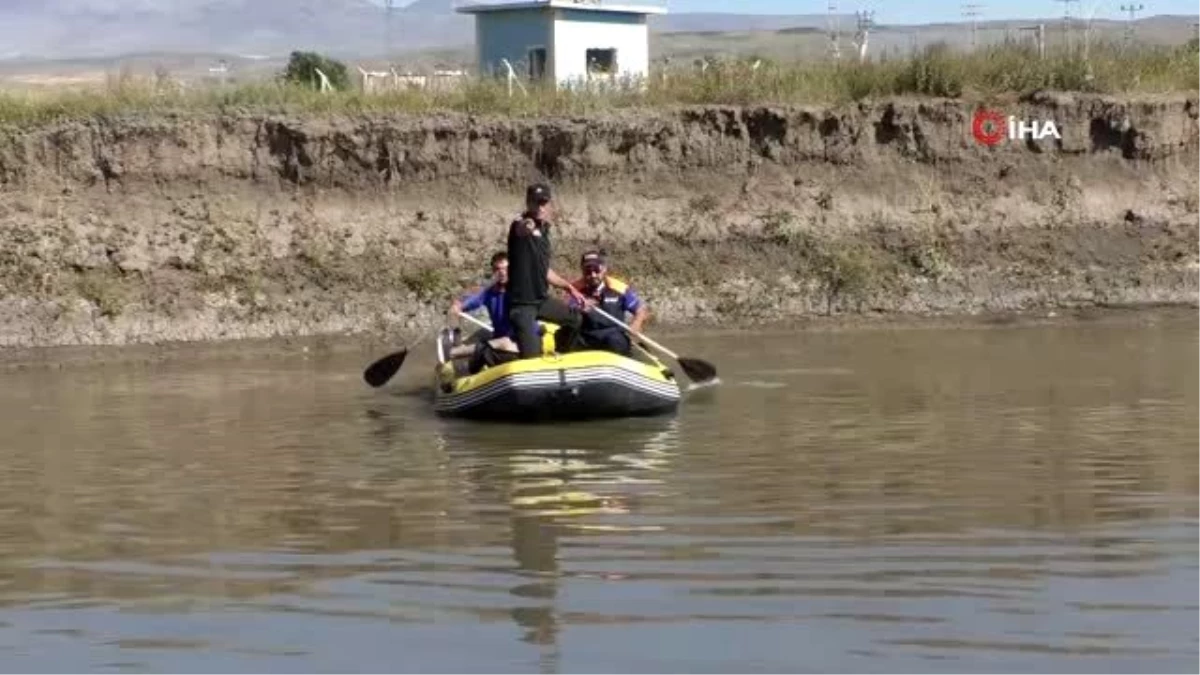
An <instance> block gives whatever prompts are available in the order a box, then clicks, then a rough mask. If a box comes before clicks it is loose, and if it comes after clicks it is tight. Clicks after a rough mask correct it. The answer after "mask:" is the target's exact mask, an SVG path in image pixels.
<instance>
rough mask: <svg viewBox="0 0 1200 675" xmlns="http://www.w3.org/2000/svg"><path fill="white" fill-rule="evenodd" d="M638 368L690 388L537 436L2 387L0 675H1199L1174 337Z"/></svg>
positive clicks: (1186, 392) (804, 348)
mask: <svg viewBox="0 0 1200 675" xmlns="http://www.w3.org/2000/svg"><path fill="white" fill-rule="evenodd" d="M670 346H672V347H674V348H676V350H677V351H679V352H681V353H684V354H694V355H697V356H703V357H706V358H709V359H710V360H712V361H714V362H715V363H716V364H717V365H718V367H719V368H720V370H721V375H722V384H721V385H720V386H719V387H715V388H711V389H706V390H701V391H697V392H693V393H692V394H690V397H689V398H688V400H687V401H686V402H685V404H684V406H683V407H682V408H681V410H680V412H679V414H678V415H676V416H674V417H671V418H666V419H657V420H638V421H620V422H601V423H591V424H578V425H571V426H559V427H506V426H497V425H485V424H473V423H465V422H458V421H452V420H442V419H438V418H435V417H433V416H432V415H431V413H430V411H429V402H428V400H426V399H425V398H424V397H423V395H422V394H421V393H420V392H419V391H418V387H419V386H420V385H421V384H422V383H423V382H424V378H425V376H426V375H428V374H429V369H428V367H427V366H426V364H425V363H424V362H422V361H421V360H420V359H419V358H417V359H413V360H411V361H410V363H408V364H406V365H405V370H404V372H403V374H402V376H401V377H400V378H398V380H397V381H396V382H394V383H393V384H392V385H390V386H389V387H388V388H387V389H386V390H380V391H376V390H370V389H369V388H367V387H365V386H364V385H363V384H362V382H361V380H360V379H359V373H360V372H361V369H362V367H363V366H364V365H365V363H366V362H367V361H369V360H370V356H372V355H368V354H359V355H355V354H340V355H335V356H330V357H328V358H310V359H307V360H305V359H279V360H273V361H269V362H262V363H257V362H254V361H252V360H247V361H241V362H230V361H218V362H204V361H201V362H171V363H161V364H156V365H144V366H138V365H133V364H125V365H118V366H112V367H72V368H65V369H61V370H47V369H32V370H27V371H11V372H6V373H4V378H3V379H4V384H5V386H4V387H3V389H2V391H0V432H2V434H0V438H2V439H3V447H4V454H3V461H2V462H0V668H2V669H4V670H7V671H21V672H30V671H47V670H54V671H75V672H78V671H129V672H138V671H149V670H155V671H174V672H182V671H196V672H213V671H239V672H251V671H282V672H309V671H348V672H361V671H373V672H392V671H422V672H435V671H437V672H441V671H451V672H464V671H487V672H510V671H511V672H557V671H572V672H580V671H587V672H614V671H615V672H622V671H636V672H655V671H670V672H751V671H813V670H820V671H889V672H897V671H908V672H912V671H920V672H933V671H937V672H943V671H947V672H966V671H973V672H978V671H1025V670H1028V671H1036V672H1057V671H1087V672H1099V671H1111V670H1122V671H1151V672H1163V671H1180V672H1183V671H1187V672H1196V670H1197V665H1198V664H1197V648H1198V643H1197V627H1198V626H1197V612H1198V607H1197V595H1198V588H1197V501H1196V500H1197V444H1198V438H1197V427H1198V419H1197V405H1198V401H1197V370H1198V365H1200V364H1198V362H1197V346H1198V345H1197V323H1196V316H1195V313H1194V311H1184V312H1165V313H1162V312H1147V313H1135V314H1128V315H1122V316H1120V317H1118V318H1115V319H1105V320H1098V321H1088V322H1071V323H1068V324H1046V325H1030V326H1024V325H1016V326H1005V327H992V328H984V327H967V328H957V329H954V328H945V327H938V328H934V329H922V328H908V329H896V330H892V329H886V330H883V329H881V330H857V331H833V332H817V331H804V332H799V333H787V332H771V333H765V334H737V335H731V334H727V333H714V334H711V335H699V336H689V337H686V338H683V337H679V338H673V339H672V341H671V344H670ZM375 355H376V356H377V355H378V354H375Z"/></svg>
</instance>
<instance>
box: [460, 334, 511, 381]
mask: <svg viewBox="0 0 1200 675" xmlns="http://www.w3.org/2000/svg"><path fill="white" fill-rule="evenodd" d="M516 360H517V355H516V354H513V353H512V352H501V351H497V350H496V349H495V348H493V347H492V346H491V345H489V344H488V343H487V342H486V341H485V342H480V343H479V344H477V345H475V353H474V354H472V355H471V359H470V360H469V361H468V362H467V372H468V373H470V374H471V375H474V374H475V373H478V372H479V371H481V370H483V369H484V367H487V368H495V367H496V366H498V365H500V364H501V363H508V362H509V361H516Z"/></svg>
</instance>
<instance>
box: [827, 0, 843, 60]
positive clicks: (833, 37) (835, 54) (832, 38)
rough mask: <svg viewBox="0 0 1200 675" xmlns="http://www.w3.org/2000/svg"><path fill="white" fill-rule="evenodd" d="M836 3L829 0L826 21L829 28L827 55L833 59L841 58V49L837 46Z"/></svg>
mask: <svg viewBox="0 0 1200 675" xmlns="http://www.w3.org/2000/svg"><path fill="white" fill-rule="evenodd" d="M837 11H838V5H837V0H829V15H828V20H827V21H826V23H827V24H828V28H829V56H830V57H831V58H833V60H834V61H837V60H838V59H840V58H842V49H841V47H840V46H838V32H839V30H838V14H837Z"/></svg>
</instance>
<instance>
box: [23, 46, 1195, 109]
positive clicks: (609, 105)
mask: <svg viewBox="0 0 1200 675" xmlns="http://www.w3.org/2000/svg"><path fill="white" fill-rule="evenodd" d="M1198 83H1200V61H1198V60H1197V53H1196V50H1195V46H1194V44H1189V45H1187V46H1181V47H1142V48H1139V49H1137V50H1134V51H1123V50H1122V49H1121V48H1120V47H1119V46H1117V45H1113V44H1101V45H1092V47H1091V49H1090V53H1089V55H1088V57H1087V58H1086V59H1085V58H1084V56H1083V55H1082V54H1080V53H1078V52H1075V53H1062V52H1060V53H1055V54H1051V55H1048V56H1047V58H1046V59H1039V58H1038V57H1037V55H1036V54H1035V53H1033V52H1032V51H1031V50H1030V49H1028V48H1026V47H1022V46H1018V45H999V46H995V47H991V48H987V49H981V50H979V51H978V52H976V53H974V54H960V53H954V52H951V51H950V50H948V49H945V48H942V47H939V46H932V47H930V48H927V49H926V50H924V51H923V52H921V53H920V54H918V55H916V56H913V57H911V58H895V59H880V60H876V61H871V62H868V63H865V64H858V63H853V62H848V61H842V62H838V63H834V62H829V61H814V62H804V63H788V64H782V63H771V62H764V63H761V64H760V65H759V67H758V68H757V69H753V68H751V66H750V65H749V64H747V63H746V62H728V63H718V64H714V65H713V66H711V67H709V68H708V69H707V70H706V71H704V72H700V71H699V70H698V69H688V70H678V71H673V72H657V73H654V74H653V75H652V76H651V77H650V79H649V81H648V82H645V83H643V85H644V86H640V87H635V86H618V87H614V88H612V89H611V90H609V91H604V92H597V91H555V90H553V89H549V88H533V89H530V90H529V92H528V94H527V95H521V94H520V93H519V92H518V93H517V94H516V95H513V96H510V95H509V92H508V88H507V86H506V84H505V83H504V82H503V81H496V80H490V79H466V80H464V81H463V82H462V83H461V86H458V87H456V88H453V89H452V90H442V91H424V90H409V91H396V92H388V93H377V94H369V95H368V94H364V93H362V92H357V91H345V92H330V93H321V92H318V91H313V90H311V89H305V88H302V87H297V86H286V85H282V84H278V83H275V82H260V83H251V84H241V85H232V86H225V87H215V86H209V87H198V88H183V87H180V86H179V85H178V83H175V82H173V81H172V80H171V79H170V78H169V77H166V76H165V74H163V73H159V74H158V76H157V77H155V78H153V79H152V80H139V79H138V78H135V77H133V76H131V75H129V74H128V73H124V74H122V75H121V76H119V77H114V78H110V79H109V81H108V82H106V84H105V86H103V87H99V88H92V89H83V90H50V91H35V92H9V93H0V123H13V124H34V123H44V122H48V121H53V120H61V119H78V118H87V117H93V116H105V115H115V114H122V113H147V112H178V113H186V112H194V111H200V112H220V111H230V110H259V111H268V112H284V111H286V112H312V113H358V112H404V113H432V112H439V111H459V112H467V113H473V114H503V115H515V116H528V115H547V114H550V115H553V114H579V113H587V112H596V111H601V110H606V109H615V108H628V107H655V106H669V105H677V104H732V105H748V104H789V103H800V104H807V103H841V102H847V101H857V100H862V99H867V98H877V97H885V96H902V95H921V96H938V97H950V98H972V99H985V98H988V97H992V96H996V95H1000V94H1005V93H1021V92H1027V91H1031V90H1034V89H1052V90H1061V91H1080V92H1097V93H1135V92H1136V93H1163V92H1174V91H1196V90H1197V89H1198Z"/></svg>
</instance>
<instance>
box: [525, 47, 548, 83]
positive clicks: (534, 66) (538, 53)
mask: <svg viewBox="0 0 1200 675" xmlns="http://www.w3.org/2000/svg"><path fill="white" fill-rule="evenodd" d="M545 75H546V48H545V47H534V48H533V49H530V50H529V79H531V80H540V79H542V78H543V77H545Z"/></svg>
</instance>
